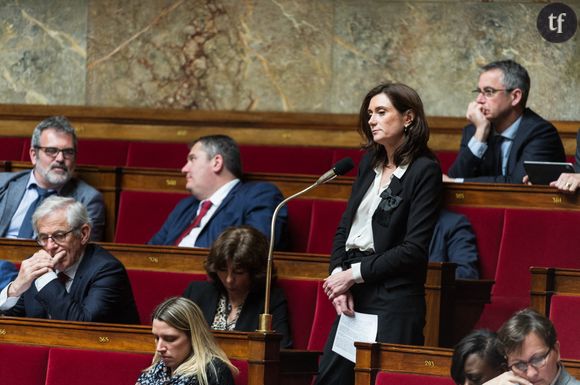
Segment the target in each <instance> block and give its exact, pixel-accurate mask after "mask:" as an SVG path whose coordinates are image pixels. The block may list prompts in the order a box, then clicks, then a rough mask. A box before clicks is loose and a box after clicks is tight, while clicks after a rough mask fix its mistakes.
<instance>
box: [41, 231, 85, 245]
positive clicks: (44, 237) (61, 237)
mask: <svg viewBox="0 0 580 385" xmlns="http://www.w3.org/2000/svg"><path fill="white" fill-rule="evenodd" d="M75 230H78V227H76V228H74V229H70V230H69V231H57V232H55V233H53V234H51V235H48V234H38V236H37V237H36V242H37V243H38V244H39V245H40V246H43V247H44V246H46V245H48V240H49V239H52V241H53V242H54V243H56V244H57V245H59V246H61V244H62V243H64V241H66V237H67V235H69V234H70V233H72V232H73V231H75Z"/></svg>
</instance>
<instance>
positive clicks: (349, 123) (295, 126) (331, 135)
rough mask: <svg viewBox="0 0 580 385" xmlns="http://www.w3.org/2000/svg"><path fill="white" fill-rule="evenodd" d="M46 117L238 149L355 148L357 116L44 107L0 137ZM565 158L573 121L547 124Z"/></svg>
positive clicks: (19, 107)
mask: <svg viewBox="0 0 580 385" xmlns="http://www.w3.org/2000/svg"><path fill="white" fill-rule="evenodd" d="M51 115H64V116H66V117H68V118H69V119H70V120H71V122H72V124H73V126H74V127H75V128H76V130H77V135H78V136H79V138H81V139H85V138H90V139H110V140H139V141H162V142H168V141H171V142H183V143H188V142H191V141H192V140H193V139H195V138H198V137H200V136H202V135H212V134H218V133H219V134H225V135H229V136H231V137H232V138H234V139H235V140H236V141H237V142H238V143H240V144H263V145H284V146H312V144H313V143H316V144H317V145H320V146H327V147H346V148H354V147H357V146H359V144H360V143H361V138H360V136H359V135H358V133H357V132H356V128H357V125H358V115H357V114H332V113H297V112H260V111H200V110H175V109H153V108H133V107H124V108H118V107H88V106H46V105H31V104H1V105H0V134H1V135H3V136H20V137H26V138H28V137H30V134H31V132H32V130H33V129H34V127H35V126H36V125H37V124H38V122H40V121H41V120H42V119H44V118H46V117H47V116H51ZM428 123H429V131H430V139H429V146H430V147H431V148H432V149H434V150H436V151H441V150H444V151H457V149H458V148H459V143H460V141H461V133H462V130H461V128H462V127H463V126H465V125H466V124H467V123H468V122H467V120H466V119H465V118H463V117H460V118H455V117H446V116H430V117H429V118H428ZM552 123H553V124H554V126H556V128H557V129H558V133H559V134H560V137H561V138H562V141H563V143H564V147H565V149H566V153H567V154H569V155H573V154H574V151H575V149H576V131H577V130H578V128H580V123H579V122H577V121H552Z"/></svg>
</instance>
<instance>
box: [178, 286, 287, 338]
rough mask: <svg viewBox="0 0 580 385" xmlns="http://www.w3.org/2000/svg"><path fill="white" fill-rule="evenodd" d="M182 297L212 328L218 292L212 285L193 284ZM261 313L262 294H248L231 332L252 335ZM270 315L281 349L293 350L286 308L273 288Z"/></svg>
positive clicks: (275, 288)
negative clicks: (195, 308)
mask: <svg viewBox="0 0 580 385" xmlns="http://www.w3.org/2000/svg"><path fill="white" fill-rule="evenodd" d="M183 296H184V297H185V298H189V299H191V300H192V301H193V302H195V303H196V304H197V305H198V306H199V307H200V309H201V311H202V312H203V316H204V317H205V320H206V321H207V324H208V325H209V326H210V327H211V325H212V323H213V320H214V318H215V313H216V311H217V307H218V302H219V298H220V291H219V288H218V287H217V285H215V284H214V283H212V282H205V281H193V282H192V283H190V284H189V286H188V287H187V289H185V291H184V292H183ZM263 312H264V294H263V292H262V291H259V292H258V291H254V292H250V294H248V298H246V302H245V303H244V307H243V308H242V312H241V313H240V318H238V322H236V327H235V328H234V330H238V331H242V332H254V331H256V330H257V329H258V326H259V325H258V318H259V317H258V316H259V315H260V314H262V313H263ZM270 313H271V314H272V328H273V329H274V330H275V331H276V332H278V333H280V334H282V341H281V343H280V346H281V347H282V348H290V347H292V336H291V334H290V325H289V322H288V305H287V303H286V297H285V296H284V291H283V290H282V288H280V287H277V286H275V285H274V286H273V287H272V290H271V293H270Z"/></svg>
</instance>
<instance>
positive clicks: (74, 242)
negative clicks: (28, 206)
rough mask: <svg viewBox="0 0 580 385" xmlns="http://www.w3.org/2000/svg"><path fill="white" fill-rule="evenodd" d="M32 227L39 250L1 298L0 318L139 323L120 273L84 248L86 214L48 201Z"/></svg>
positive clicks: (77, 206)
mask: <svg viewBox="0 0 580 385" xmlns="http://www.w3.org/2000/svg"><path fill="white" fill-rule="evenodd" d="M32 223H33V226H34V229H35V231H36V233H37V234H38V236H37V238H36V239H37V241H38V243H39V245H41V246H42V249H40V250H39V251H37V252H36V253H34V255H32V256H31V257H30V258H28V259H26V260H24V261H23V262H22V265H21V267H20V271H19V272H18V276H17V277H16V279H15V280H14V281H12V282H11V283H10V284H9V285H8V286H7V287H6V288H4V289H3V290H2V291H1V292H0V313H1V314H4V315H8V316H17V317H18V316H19V317H32V318H52V319H58V320H69V321H92V322H110V323H129V324H135V323H139V316H138V314H137V308H136V305H135V300H134V298H133V293H132V291H131V285H130V283H129V278H128V276H127V272H126V271H125V268H124V267H123V265H122V264H121V262H119V261H118V260H117V259H116V258H115V257H113V256H112V255H111V254H110V253H109V252H107V251H106V250H105V249H103V248H102V247H100V246H98V245H95V244H89V239H90V234H91V225H90V221H89V217H88V213H87V210H86V208H85V207H84V206H83V205H82V203H80V202H77V201H75V200H74V199H73V198H66V197H59V196H52V197H49V198H47V199H45V200H44V202H43V203H42V204H41V205H40V206H39V207H38V208H37V209H36V211H35V213H34V215H33V217H32Z"/></svg>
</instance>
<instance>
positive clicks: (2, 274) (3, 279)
mask: <svg viewBox="0 0 580 385" xmlns="http://www.w3.org/2000/svg"><path fill="white" fill-rule="evenodd" d="M17 275H18V269H16V266H15V265H14V264H13V263H12V262H8V261H2V260H0V290H2V289H4V287H5V286H6V285H8V284H9V283H10V282H12V281H14V279H15V278H16V276H17Z"/></svg>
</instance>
